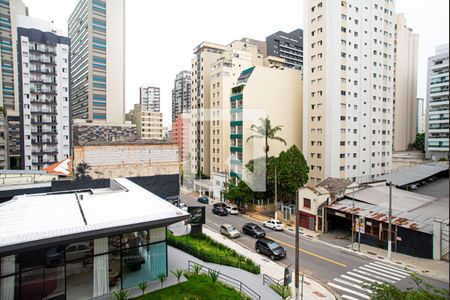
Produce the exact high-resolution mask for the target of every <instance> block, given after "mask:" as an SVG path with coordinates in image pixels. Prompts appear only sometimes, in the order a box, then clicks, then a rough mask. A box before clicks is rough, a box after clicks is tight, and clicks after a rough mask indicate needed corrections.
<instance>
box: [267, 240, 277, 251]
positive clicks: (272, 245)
mask: <svg viewBox="0 0 450 300" xmlns="http://www.w3.org/2000/svg"><path fill="white" fill-rule="evenodd" d="M267 245H268V246H269V248H270V249H272V250H273V249H277V248H279V247H280V245H278V244H277V243H275V242H269V243H267Z"/></svg>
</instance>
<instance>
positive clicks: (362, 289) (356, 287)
mask: <svg viewBox="0 0 450 300" xmlns="http://www.w3.org/2000/svg"><path fill="white" fill-rule="evenodd" d="M334 281H336V282H339V283H342V284H345V285H348V286H351V287H352V288H355V289H358V290H361V291H363V292H367V293H369V294H372V293H373V292H372V291H368V290H366V289H365V288H363V287H362V286H360V285H357V284H354V283H351V282H348V281H345V280H342V279H340V278H335V279H334Z"/></svg>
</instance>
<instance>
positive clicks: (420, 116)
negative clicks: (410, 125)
mask: <svg viewBox="0 0 450 300" xmlns="http://www.w3.org/2000/svg"><path fill="white" fill-rule="evenodd" d="M416 111H417V115H416V120H417V121H416V122H417V132H416V135H417V134H418V133H425V127H426V126H425V121H426V119H427V105H426V103H425V99H423V98H417V108H416Z"/></svg>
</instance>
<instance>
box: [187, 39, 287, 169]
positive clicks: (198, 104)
mask: <svg viewBox="0 0 450 300" xmlns="http://www.w3.org/2000/svg"><path fill="white" fill-rule="evenodd" d="M266 53H267V50H266V43H265V42H262V41H257V40H253V39H249V38H242V39H241V40H236V41H233V42H231V43H230V44H228V45H226V46H222V45H217V44H212V43H208V42H204V43H202V44H200V45H199V46H198V47H197V48H196V49H195V50H194V54H195V56H194V58H193V60H192V79H191V80H192V84H191V89H192V90H191V101H192V103H191V104H192V117H191V120H192V121H191V128H190V131H191V132H190V135H191V145H190V146H191V153H192V156H191V170H192V171H193V172H194V173H195V174H198V173H199V172H201V173H202V174H204V175H206V176H211V175H212V173H214V172H229V171H230V163H229V159H230V144H229V141H230V122H229V121H230V114H229V109H230V94H231V88H232V87H233V86H234V85H235V84H236V83H237V79H238V77H239V75H240V74H241V72H242V71H243V70H245V69H248V68H250V67H252V66H268V67H271V68H284V62H285V61H284V59H282V58H278V57H271V56H270V57H267V56H266Z"/></svg>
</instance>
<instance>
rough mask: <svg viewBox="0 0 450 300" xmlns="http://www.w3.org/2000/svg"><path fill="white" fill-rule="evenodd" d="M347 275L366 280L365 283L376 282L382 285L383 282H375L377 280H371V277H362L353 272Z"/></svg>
mask: <svg viewBox="0 0 450 300" xmlns="http://www.w3.org/2000/svg"><path fill="white" fill-rule="evenodd" d="M347 274H350V275H352V276H356V277H359V278H361V279H364V280H365V281H370V282H374V283H381V281H378V280H375V279H372V278H369V277H365V276H362V275H361V274H356V273H353V272H347Z"/></svg>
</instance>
